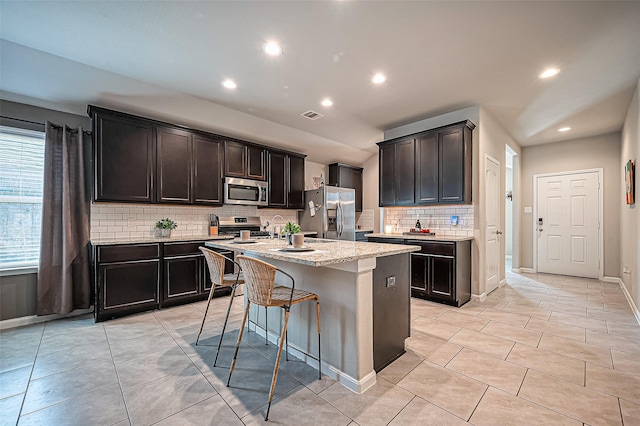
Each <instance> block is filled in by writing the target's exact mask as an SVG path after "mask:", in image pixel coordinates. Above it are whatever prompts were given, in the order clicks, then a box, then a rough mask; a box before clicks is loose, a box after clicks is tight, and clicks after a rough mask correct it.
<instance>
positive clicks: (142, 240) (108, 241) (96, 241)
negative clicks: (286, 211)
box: [91, 231, 318, 246]
mask: <svg viewBox="0 0 640 426" xmlns="http://www.w3.org/2000/svg"><path fill="white" fill-rule="evenodd" d="M301 233H302V234H304V235H317V234H318V233H317V232H311V231H302V232H301ZM231 239H233V237H231V236H229V235H208V234H205V235H191V236H184V237H177V236H176V237H155V236H151V235H149V236H147V237H125V238H93V239H91V244H93V245H94V246H112V245H117V244H149V243H180V242H189V241H215V240H231Z"/></svg>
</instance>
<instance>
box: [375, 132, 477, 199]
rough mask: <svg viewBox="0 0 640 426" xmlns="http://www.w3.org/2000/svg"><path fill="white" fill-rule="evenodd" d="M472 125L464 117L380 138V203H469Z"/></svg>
mask: <svg viewBox="0 0 640 426" xmlns="http://www.w3.org/2000/svg"><path fill="white" fill-rule="evenodd" d="M474 128H475V125H474V124H473V123H471V122H470V121H468V120H467V121H462V122H460V123H454V124H451V125H448V126H444V127H440V128H437V129H432V130H428V131H425V132H420V133H416V134H414V135H411V136H406V137H402V138H399V139H397V140H392V141H384V142H380V143H379V144H378V145H379V155H380V170H379V173H380V176H379V177H380V206H381V207H383V206H408V205H427V204H469V203H471V184H472V182H471V161H472V130H473V129H474ZM411 144H414V146H411Z"/></svg>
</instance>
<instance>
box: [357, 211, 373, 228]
mask: <svg viewBox="0 0 640 426" xmlns="http://www.w3.org/2000/svg"><path fill="white" fill-rule="evenodd" d="M360 229H361V230H363V231H373V229H374V228H373V210H371V209H364V210H362V212H360V213H356V231H357V230H360Z"/></svg>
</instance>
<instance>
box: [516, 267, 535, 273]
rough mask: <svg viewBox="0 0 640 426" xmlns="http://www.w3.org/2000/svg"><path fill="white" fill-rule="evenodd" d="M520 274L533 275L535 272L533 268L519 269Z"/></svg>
mask: <svg viewBox="0 0 640 426" xmlns="http://www.w3.org/2000/svg"><path fill="white" fill-rule="evenodd" d="M520 272H525V273H527V274H535V273H536V270H535V269H533V268H520Z"/></svg>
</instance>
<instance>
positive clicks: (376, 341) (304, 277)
mask: <svg viewBox="0 0 640 426" xmlns="http://www.w3.org/2000/svg"><path fill="white" fill-rule="evenodd" d="M206 245H207V246H209V247H213V248H217V249H228V250H234V251H235V252H242V253H243V254H245V255H246V256H251V257H255V258H258V259H260V260H264V261H266V262H269V263H271V264H272V265H274V266H276V267H278V268H280V269H282V270H284V271H286V272H287V273H289V274H291V275H292V276H293V277H294V278H295V283H296V288H298V289H301V290H307V291H311V292H314V293H316V294H318V295H319V296H320V306H321V311H322V313H321V317H322V320H321V325H322V337H321V339H322V371H323V373H325V374H327V375H328V376H329V377H331V378H333V379H335V380H337V381H338V382H340V383H342V384H343V385H344V386H346V387H348V388H349V389H351V390H353V391H354V392H358V393H360V392H364V391H365V390H367V389H368V388H370V387H371V386H373V385H374V384H375V382H376V371H379V370H380V369H382V368H384V366H386V365H387V364H388V363H390V362H391V361H393V360H394V359H395V358H397V357H398V356H400V355H401V354H402V353H404V339H405V338H407V337H409V330H410V324H409V323H410V312H409V308H410V297H409V253H411V252H413V251H417V250H419V249H420V247H418V246H409V245H395V244H375V243H365V242H354V241H333V240H322V239H307V240H306V241H305V246H307V247H309V248H313V249H314V250H313V251H308V252H283V251H281V249H282V248H284V247H285V243H284V242H282V241H275V240H257V241H256V242H255V243H253V244H239V243H236V242H233V241H209V242H207V243H206ZM276 284H277V285H287V286H290V285H291V284H290V280H287V279H286V278H284V277H281V276H280V274H278V276H277V277H276ZM315 318H316V316H315V306H311V304H300V305H296V306H295V307H294V308H292V310H291V316H290V320H289V327H288V337H289V348H290V351H291V353H293V354H294V355H296V356H297V357H299V358H300V359H303V360H304V361H305V362H307V363H308V364H310V365H312V366H314V367H316V368H317V361H315V360H314V359H312V358H310V357H307V356H305V355H304V354H303V353H302V352H301V351H304V352H307V353H309V354H312V355H317V352H318V347H317V339H316V329H315V327H316V319H315ZM250 319H252V320H253V321H256V323H257V324H258V325H259V327H258V328H255V327H254V328H252V329H253V330H255V331H257V332H258V333H259V334H263V331H262V330H261V329H260V327H262V328H264V327H265V317H264V309H252V310H251V313H250ZM281 321H282V312H281V310H280V309H270V310H269V318H268V326H269V327H268V332H267V336H268V339H269V340H270V341H271V342H273V343H274V344H277V342H278V339H279V337H280V333H281V329H282V322H281ZM240 356H242V355H241V354H240Z"/></svg>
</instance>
